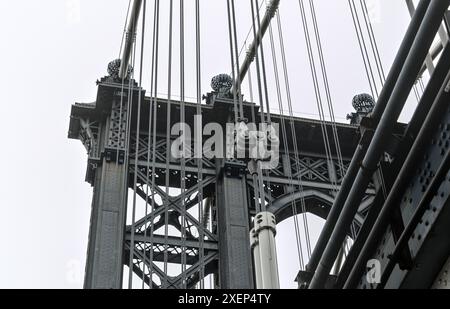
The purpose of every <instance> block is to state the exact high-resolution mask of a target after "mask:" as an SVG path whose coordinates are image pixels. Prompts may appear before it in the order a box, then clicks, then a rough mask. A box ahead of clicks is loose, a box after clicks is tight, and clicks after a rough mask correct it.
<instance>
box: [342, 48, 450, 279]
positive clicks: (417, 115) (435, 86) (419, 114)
mask: <svg viewBox="0 0 450 309" xmlns="http://www.w3.org/2000/svg"><path fill="white" fill-rule="evenodd" d="M449 69H450V45H448V46H446V48H445V49H444V52H443V54H442V57H441V59H440V60H439V63H438V65H437V66H436V69H435V71H434V73H433V75H432V76H431V79H430V81H429V83H428V86H427V88H426V89H425V92H424V94H423V96H422V98H421V100H420V103H419V105H418V107H417V109H416V111H415V112H414V115H413V117H412V118H411V121H410V124H409V125H408V128H407V130H406V133H405V138H404V139H403V141H402V143H401V146H400V147H399V149H400V152H399V153H398V154H397V155H396V158H395V161H394V163H393V166H392V168H393V171H394V173H395V174H396V175H398V174H399V172H400V170H401V167H402V165H403V163H404V162H405V160H406V158H407V156H408V153H409V152H410V150H411V148H412V146H413V144H414V142H415V140H416V138H417V136H418V135H419V133H420V129H421V128H422V127H423V124H424V122H425V120H426V117H427V116H428V114H429V112H430V110H431V108H432V106H433V103H434V100H435V98H436V97H437V96H438V94H439V91H440V89H441V85H442V84H443V83H444V81H445V78H446V76H447V74H448V71H449ZM400 164H402V165H401V166H399V165H400ZM380 193H381V192H378V194H377V197H376V199H379V198H380V197H379V195H380ZM384 200H385V199H383V201H384ZM383 203H384V202H383ZM382 206H383V205H381V202H379V203H378V202H375V204H374V206H373V207H375V208H372V209H371V210H370V214H369V216H368V217H367V218H366V221H365V222H364V225H363V227H362V229H361V231H360V234H359V235H358V239H357V240H356V242H355V243H354V245H353V246H352V250H351V251H350V253H349V255H348V257H347V259H346V263H345V265H344V267H343V268H342V270H341V273H340V274H339V282H338V286H340V287H342V286H344V284H345V281H346V280H347V279H348V275H349V274H350V272H351V270H352V269H353V267H354V266H355V262H356V260H357V258H358V256H359V254H360V253H361V250H362V248H363V246H364V243H365V242H366V241H367V238H368V237H369V234H370V231H371V230H372V228H373V226H374V224H375V222H376V219H377V218H378V216H379V213H380V211H381V209H382ZM373 246H376V244H373ZM371 249H373V247H371Z"/></svg>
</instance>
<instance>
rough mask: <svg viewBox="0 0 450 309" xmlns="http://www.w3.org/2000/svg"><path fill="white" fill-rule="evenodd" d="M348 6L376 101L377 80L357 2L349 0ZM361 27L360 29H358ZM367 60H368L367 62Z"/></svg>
mask: <svg viewBox="0 0 450 309" xmlns="http://www.w3.org/2000/svg"><path fill="white" fill-rule="evenodd" d="M348 5H349V7H350V12H351V14H352V19H353V26H354V27H355V32H356V36H357V38H358V44H359V49H360V51H361V55H362V57H363V62H364V67H365V69H366V74H367V79H368V81H369V86H370V91H371V93H372V96H373V97H374V98H375V99H376V98H378V90H377V87H376V83H375V79H374V77H373V70H372V65H371V63H370V58H369V54H368V52H367V46H366V43H365V40H364V35H363V33H362V29H361V24H360V23H359V18H358V11H357V10H356V6H355V2H354V1H353V0H348ZM358 25H359V27H358ZM366 58H367V60H366Z"/></svg>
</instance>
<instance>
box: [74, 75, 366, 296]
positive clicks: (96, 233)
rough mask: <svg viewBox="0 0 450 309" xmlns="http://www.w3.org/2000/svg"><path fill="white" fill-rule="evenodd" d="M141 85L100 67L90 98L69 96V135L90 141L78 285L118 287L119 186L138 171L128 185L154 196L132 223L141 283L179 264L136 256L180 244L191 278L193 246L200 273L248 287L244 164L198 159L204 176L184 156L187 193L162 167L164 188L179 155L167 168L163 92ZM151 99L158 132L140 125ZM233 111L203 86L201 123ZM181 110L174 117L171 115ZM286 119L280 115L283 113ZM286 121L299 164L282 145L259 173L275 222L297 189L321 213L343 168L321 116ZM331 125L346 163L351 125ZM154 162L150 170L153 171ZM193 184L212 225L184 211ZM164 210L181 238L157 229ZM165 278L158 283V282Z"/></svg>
mask: <svg viewBox="0 0 450 309" xmlns="http://www.w3.org/2000/svg"><path fill="white" fill-rule="evenodd" d="M144 93H145V92H144V91H143V90H142V89H140V88H138V85H137V84H134V85H133V86H132V88H129V87H126V88H125V89H123V87H122V85H121V84H120V83H117V81H115V80H114V79H113V78H112V77H110V76H108V77H105V78H103V79H102V80H101V81H100V82H99V83H98V95H97V99H96V101H95V102H94V103H92V104H75V105H74V106H73V107H72V114H71V121H70V132H69V137H70V138H72V139H79V140H81V141H82V143H83V144H84V146H85V147H86V149H87V151H88V167H87V173H86V181H87V182H89V183H90V184H91V185H92V186H93V188H94V196H93V202H92V215H91V226H90V234H89V235H90V236H89V247H88V257H87V267H86V278H85V287H86V288H121V287H122V274H123V270H124V267H125V266H126V265H129V258H128V257H129V254H130V246H131V233H130V232H131V229H132V226H127V225H126V214H127V204H128V202H127V201H128V197H127V196H128V193H129V190H133V189H134V188H133V184H132V179H134V177H137V179H138V187H137V188H136V193H137V194H138V196H140V197H141V198H142V199H143V201H144V202H147V204H150V205H151V204H152V201H153V205H154V207H152V208H153V210H152V211H149V212H148V214H147V216H145V217H143V218H140V220H137V221H136V222H135V225H134V229H135V232H136V234H135V236H134V240H133V241H134V243H135V247H136V248H135V250H133V251H134V257H133V271H134V272H135V273H136V274H137V275H138V276H139V277H142V276H144V277H145V278H146V281H147V283H149V284H152V287H155V288H180V287H182V280H181V278H182V277H183V274H180V275H179V276H178V277H175V278H174V277H169V276H168V274H166V273H164V272H163V271H162V270H161V269H160V268H159V267H158V266H157V265H146V267H144V266H143V265H144V262H145V263H147V264H148V263H150V260H151V259H150V257H152V259H153V262H152V263H156V262H163V261H164V251H165V252H166V254H167V255H168V261H170V263H181V262H182V259H181V248H182V247H183V246H186V247H187V252H188V254H187V260H186V262H187V265H188V267H187V269H186V274H185V275H186V277H187V278H189V282H188V286H189V287H193V286H195V284H196V283H197V282H198V279H199V271H200V263H199V254H200V252H199V250H200V248H203V249H202V250H204V251H203V256H204V258H205V264H204V269H205V273H206V274H215V275H216V278H217V287H220V288H253V287H254V272H253V266H252V264H253V263H252V257H251V249H250V238H249V232H250V229H251V227H252V224H253V223H252V222H253V218H254V216H255V215H256V210H255V197H254V196H255V195H254V190H255V184H254V181H253V179H252V175H251V174H250V173H249V171H248V169H247V167H246V165H245V164H243V163H242V162H239V161H235V160H207V159H203V162H202V163H203V164H202V165H203V175H204V178H203V179H202V180H201V181H200V180H199V179H197V171H198V166H197V164H198V162H197V161H196V160H191V161H188V162H186V166H185V170H186V193H185V194H183V196H181V195H180V196H169V195H167V194H166V191H165V190H164V189H162V187H164V186H165V183H166V177H169V179H168V182H169V183H170V187H171V188H172V189H179V188H180V185H181V184H180V172H181V169H182V167H181V163H180V160H176V159H172V160H171V161H170V164H169V170H170V173H169V175H168V176H166V175H165V169H166V163H167V162H166V160H165V158H166V155H167V153H166V152H167V151H168V149H170V145H167V135H168V134H169V135H170V132H167V129H166V128H167V123H166V122H165V119H166V116H167V112H168V102H167V100H162V99H156V98H154V99H153V98H149V97H144ZM129 95H132V96H133V97H134V99H133V100H132V101H133V102H134V103H133V106H132V109H131V110H130V111H129V110H127V108H122V109H121V108H120V106H121V104H120V103H121V102H124V101H125V102H126V101H127V99H128V98H127V96H129ZM139 95H142V99H143V107H142V113H141V115H142V116H141V119H140V123H141V130H140V132H141V134H140V135H139V139H138V140H136V139H135V136H136V129H135V128H136V121H137V108H136V105H137V102H138V96H139ZM179 104H180V103H179V102H171V107H170V108H171V109H172V112H173V113H172V115H177V112H176V111H177V110H179V108H180V106H179ZM244 105H245V115H246V117H248V119H251V118H252V114H253V115H255V114H258V112H259V111H258V109H259V107H257V106H256V105H255V104H253V103H250V102H246V103H245V104H244ZM152 106H153V107H154V108H155V109H156V111H157V113H158V117H157V119H158V120H157V123H156V126H157V136H148V134H146V133H142V132H148V126H149V119H148V115H149V114H150V113H149V109H150V108H152ZM195 109H196V105H195V104H189V103H186V115H187V116H186V121H187V123H190V124H192V126H193V122H194V115H195ZM129 113H131V115H129ZM232 113H233V100H232V98H229V97H228V98H227V97H221V96H219V95H218V93H217V92H211V93H209V94H208V95H207V98H206V104H204V105H202V115H203V120H204V122H205V123H212V122H215V123H220V124H223V125H224V126H225V125H226V123H227V120H228V118H229V116H230V115H231V114H232ZM144 115H147V116H144ZM128 116H131V119H132V123H131V126H129V128H131V129H127V128H126V125H125V123H126V119H127V117H128ZM272 119H273V121H274V122H276V123H279V124H281V120H282V119H281V116H280V115H275V114H274V115H272ZM179 120H180V119H177V118H176V117H174V118H173V119H172V121H173V123H172V125H173V124H175V123H177V122H179ZM285 120H286V122H288V119H285ZM121 122H122V124H121ZM255 123H258V119H255ZM294 123H295V134H296V136H297V141H298V149H301V153H300V154H299V155H300V158H301V161H300V165H296V164H295V160H294V155H295V154H294V150H293V149H284V148H281V162H280V164H279V166H278V167H277V168H276V169H274V170H270V173H268V174H267V175H265V176H264V189H265V191H266V194H265V196H266V198H267V202H268V204H270V207H269V211H270V212H272V213H273V214H274V215H275V216H276V220H277V222H278V223H280V222H282V221H284V220H286V219H288V218H289V217H291V216H293V208H292V205H293V203H294V205H295V207H296V209H297V213H299V214H300V213H302V207H301V205H300V204H301V203H300V201H301V200H302V199H303V200H304V201H306V210H307V211H308V212H310V213H313V214H315V215H317V216H319V217H321V218H323V219H326V217H327V215H328V212H329V210H330V207H331V206H332V204H333V201H334V198H335V194H336V192H337V191H336V190H338V189H339V186H340V183H341V182H342V178H343V176H344V172H343V171H342V169H341V168H340V167H339V165H338V164H337V162H334V161H333V162H330V161H329V160H327V159H326V156H325V153H324V151H325V150H324V145H323V140H322V138H321V136H322V132H321V129H320V128H321V127H320V126H321V123H320V122H319V121H315V120H309V119H302V118H296V119H295V120H294ZM133 128H134V129H133ZM286 129H287V130H290V127H289V126H287V125H286ZM224 130H225V129H224ZM327 130H330V132H329V133H330V134H331V123H328V124H327ZM338 132H339V138H340V140H341V141H342V145H341V147H342V151H343V157H344V162H345V164H346V165H347V166H348V164H349V162H350V159H351V157H352V154H353V152H354V150H355V146H356V142H357V141H358V135H359V133H358V132H359V131H358V126H356V125H345V124H339V125H338ZM289 136H290V135H289ZM128 137H131V138H128ZM172 139H173V138H172ZM152 141H156V152H155V157H150V158H149V157H148V156H147V152H146V151H142V153H141V154H138V156H137V157H138V161H137V162H135V157H136V153H135V149H136V143H139V144H140V145H141V147H140V149H147V148H148V145H149V143H152ZM127 154H128V157H127ZM334 156H336V154H334ZM135 166H137V169H136V168H135ZM152 171H155V174H154V175H153V176H154V177H152ZM149 175H150V177H148V176H149ZM299 176H300V177H301V178H300V177H299ZM152 179H154V181H155V185H156V188H157V190H156V195H155V196H148V195H147V194H148V190H146V188H147V186H152V183H151V182H152ZM298 179H301V184H302V186H303V188H304V190H303V192H293V191H292V189H291V188H290V187H291V185H292V183H291V182H292V181H293V182H294V183H293V184H294V185H296V186H297V185H299V180H298ZM336 184H337V187H336ZM200 191H201V192H202V194H203V198H204V200H205V203H204V204H207V205H208V207H210V211H211V213H212V215H211V218H212V222H211V224H210V225H207V224H206V222H205V221H203V222H200V221H199V220H198V218H195V217H194V216H193V215H191V214H190V212H189V210H190V209H191V208H195V207H198V206H199V199H198V194H199V192H200ZM374 192H375V189H374V188H369V190H368V191H367V196H366V198H365V200H364V202H363V203H362V205H361V207H360V209H359V214H358V216H357V217H356V219H355V221H354V223H353V225H352V228H351V231H349V235H353V236H356V235H357V234H358V232H359V230H360V228H361V226H362V223H363V222H364V218H365V217H366V215H367V213H368V211H369V209H370V206H371V205H372V203H373V198H374V197H373V195H374ZM183 197H184V201H183ZM156 201H158V202H156ZM183 203H184V205H185V207H186V211H185V212H184V213H183V207H182V206H181V205H182V204H183ZM206 211H209V210H206ZM165 212H168V213H169V221H168V224H169V225H171V226H172V227H173V228H175V229H176V230H178V231H179V232H181V231H180V230H181V229H182V226H181V225H180V216H182V215H184V216H185V217H186V218H187V222H188V224H187V226H186V231H185V235H187V239H186V240H184V243H183V240H182V239H181V238H180V237H172V236H171V237H169V238H166V239H165V237H164V236H163V235H160V234H158V231H160V230H161V229H162V228H164V226H165V222H164V213H165ZM205 220H206V219H205ZM151 221H153V222H154V226H153V227H152V226H151V225H149V222H151ZM209 226H210V227H209ZM199 234H202V235H204V236H205V238H204V240H203V241H202V240H201V239H199V237H198V235H199ZM195 235H197V236H195ZM144 268H145V269H149V268H152V269H153V271H154V273H153V275H154V276H157V277H158V278H159V280H157V281H158V282H159V284H158V283H155V282H152V281H154V280H151V279H150V278H149V277H148V273H145V274H144V273H143V272H144ZM294 277H295V276H293V280H294V279H295V278H294ZM164 282H165V283H166V284H163V283H164Z"/></svg>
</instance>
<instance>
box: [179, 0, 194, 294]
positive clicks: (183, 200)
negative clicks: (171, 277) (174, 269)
mask: <svg viewBox="0 0 450 309" xmlns="http://www.w3.org/2000/svg"><path fill="white" fill-rule="evenodd" d="M184 47H185V46H184V0H180V91H181V92H180V97H181V102H180V103H181V111H180V114H181V117H180V118H181V123H182V124H183V125H184V124H185V123H186V106H185V80H184V77H185V63H184V62H185V57H184ZM183 130H184V129H183ZM183 136H186V132H184V131H183ZM190 146H191V145H187V144H186V141H183V155H182V156H181V203H182V204H181V210H182V214H181V242H182V252H181V271H182V278H183V288H186V287H187V276H186V264H187V263H186V237H187V234H186V229H187V226H186V158H185V150H186V147H190Z"/></svg>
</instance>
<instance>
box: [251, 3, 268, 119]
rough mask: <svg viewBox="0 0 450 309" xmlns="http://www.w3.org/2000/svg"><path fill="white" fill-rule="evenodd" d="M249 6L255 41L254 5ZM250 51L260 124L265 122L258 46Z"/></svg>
mask: <svg viewBox="0 0 450 309" xmlns="http://www.w3.org/2000/svg"><path fill="white" fill-rule="evenodd" d="M250 4H251V10H252V21H253V36H254V40H257V37H258V36H259V35H258V34H257V30H256V29H257V28H256V21H255V19H256V13H255V3H254V2H253V0H251V1H250ZM250 48H251V49H252V50H250V51H249V52H250V53H253V54H254V55H255V60H256V77H257V86H258V87H257V88H258V96H259V105H260V106H261V123H264V122H266V120H265V115H264V99H263V94H262V85H261V67H260V63H259V53H258V48H259V46H258V45H257V44H254V45H252V46H251V47H250Z"/></svg>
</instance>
